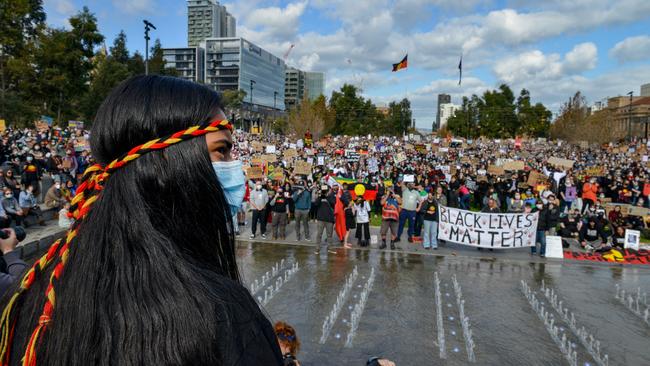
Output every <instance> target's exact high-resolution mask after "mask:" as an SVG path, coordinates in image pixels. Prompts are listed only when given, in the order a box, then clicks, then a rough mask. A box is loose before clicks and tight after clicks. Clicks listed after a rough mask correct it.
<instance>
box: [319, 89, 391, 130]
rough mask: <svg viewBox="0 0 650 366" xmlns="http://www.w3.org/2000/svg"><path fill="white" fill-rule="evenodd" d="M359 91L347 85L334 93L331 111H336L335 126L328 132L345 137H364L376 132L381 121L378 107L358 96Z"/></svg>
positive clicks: (331, 100) (331, 99)
mask: <svg viewBox="0 0 650 366" xmlns="http://www.w3.org/2000/svg"><path fill="white" fill-rule="evenodd" d="M358 93H359V89H358V88H357V87H355V86H353V85H350V84H345V85H343V86H342V87H341V89H340V91H333V92H332V97H331V98H330V109H332V110H333V111H334V114H335V117H334V126H333V127H332V128H331V130H328V131H327V132H329V133H332V134H344V135H363V134H367V133H371V132H373V131H375V128H376V126H377V122H378V120H379V117H378V114H377V107H375V105H374V104H373V103H372V101H371V100H366V99H364V98H363V97H362V96H360V95H358Z"/></svg>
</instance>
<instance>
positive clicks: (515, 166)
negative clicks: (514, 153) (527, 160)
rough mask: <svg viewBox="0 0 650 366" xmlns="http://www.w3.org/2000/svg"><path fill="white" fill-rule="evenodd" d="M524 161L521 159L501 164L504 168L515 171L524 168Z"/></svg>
mask: <svg viewBox="0 0 650 366" xmlns="http://www.w3.org/2000/svg"><path fill="white" fill-rule="evenodd" d="M524 166H525V165H524V162H523V161H521V160H515V161H507V162H505V163H504V164H503V169H504V170H510V171H517V170H524Z"/></svg>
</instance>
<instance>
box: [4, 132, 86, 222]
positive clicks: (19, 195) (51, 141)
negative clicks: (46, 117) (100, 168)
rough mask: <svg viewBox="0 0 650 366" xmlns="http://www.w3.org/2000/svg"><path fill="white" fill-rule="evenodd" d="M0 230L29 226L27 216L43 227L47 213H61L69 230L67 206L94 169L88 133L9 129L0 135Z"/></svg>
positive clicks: (60, 215) (61, 217)
mask: <svg viewBox="0 0 650 366" xmlns="http://www.w3.org/2000/svg"><path fill="white" fill-rule="evenodd" d="M0 137H1V138H2V142H1V144H0V189H2V192H3V197H2V199H1V201H0V203H1V204H0V227H3V228H4V227H8V226H10V225H25V224H27V220H25V219H26V218H27V217H29V216H34V222H38V223H39V224H42V225H43V224H44V220H43V214H42V209H41V207H42V205H41V204H44V207H43V208H44V209H47V210H56V211H57V212H59V215H58V218H59V226H61V227H62V228H68V227H70V225H71V220H70V219H69V218H68V217H67V209H68V208H69V202H70V201H71V200H72V198H73V197H74V194H75V189H76V186H77V180H78V178H79V177H80V175H81V174H82V173H83V172H84V170H85V169H86V168H87V167H88V166H89V165H90V164H93V158H92V157H91V155H90V149H89V145H88V138H89V136H88V133H87V132H86V131H84V130H82V129H77V128H69V129H59V128H43V129H40V130H36V129H29V128H25V129H5V130H4V131H3V132H1V133H0Z"/></svg>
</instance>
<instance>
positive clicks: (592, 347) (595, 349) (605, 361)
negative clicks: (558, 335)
mask: <svg viewBox="0 0 650 366" xmlns="http://www.w3.org/2000/svg"><path fill="white" fill-rule="evenodd" d="M541 291H542V294H544V296H545V297H546V299H547V300H548V301H549V303H550V304H551V307H552V308H553V309H555V311H557V313H558V314H559V315H560V317H561V318H562V320H564V322H565V323H567V324H568V325H569V329H570V330H571V332H573V334H574V335H575V336H576V337H577V338H578V340H580V343H582V345H583V346H584V347H585V348H586V349H587V352H588V353H589V355H590V356H591V357H592V358H593V359H594V361H595V362H596V364H598V365H599V366H608V365H609V355H607V354H605V355H601V352H600V341H599V340H597V339H596V338H594V336H593V335H592V334H590V333H589V332H587V330H586V329H585V327H580V328H578V325H577V323H576V318H575V313H573V312H571V311H569V309H568V308H566V307H563V306H562V302H563V301H562V300H560V299H559V297H558V295H557V294H556V293H555V290H554V289H553V288H549V287H546V283H545V282H544V280H542V288H541Z"/></svg>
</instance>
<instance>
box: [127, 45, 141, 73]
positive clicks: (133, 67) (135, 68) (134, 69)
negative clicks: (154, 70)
mask: <svg viewBox="0 0 650 366" xmlns="http://www.w3.org/2000/svg"><path fill="white" fill-rule="evenodd" d="M127 64H128V65H129V73H130V74H131V75H134V76H135V75H142V74H144V57H142V54H140V52H138V51H135V52H134V53H133V56H131V58H130V59H129V62H128V63H127Z"/></svg>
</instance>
